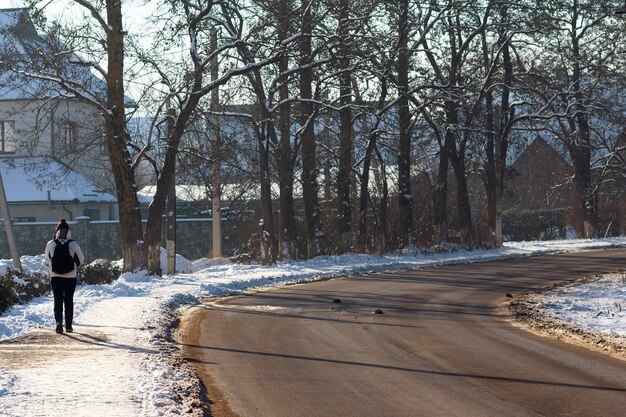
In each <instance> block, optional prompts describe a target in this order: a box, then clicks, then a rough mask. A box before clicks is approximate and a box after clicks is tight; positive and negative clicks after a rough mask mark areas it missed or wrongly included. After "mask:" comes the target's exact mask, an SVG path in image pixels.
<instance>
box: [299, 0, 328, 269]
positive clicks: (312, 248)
mask: <svg viewBox="0 0 626 417" xmlns="http://www.w3.org/2000/svg"><path fill="white" fill-rule="evenodd" d="M301 8H302V9H303V10H304V12H303V15H302V37H301V40H300V54H301V56H300V67H301V71H300V97H301V98H302V99H303V100H304V101H303V102H302V103H301V104H300V109H301V113H302V114H301V116H300V123H301V125H302V126H303V127H304V128H303V131H302V143H301V152H302V199H303V203H304V216H305V223H306V229H305V239H306V251H307V252H306V257H307V258H313V257H314V256H318V255H321V254H322V251H323V249H322V242H321V240H322V239H323V233H322V228H321V216H320V208H319V197H318V183H317V175H318V168H317V160H316V143H315V129H314V123H313V122H314V120H315V119H314V117H313V116H314V115H313V113H314V111H315V109H314V108H313V104H311V103H310V102H307V101H306V100H311V99H312V98H313V91H312V86H313V70H312V69H311V67H310V66H309V64H310V63H311V33H312V31H313V28H312V19H311V7H309V0H302V2H301Z"/></svg>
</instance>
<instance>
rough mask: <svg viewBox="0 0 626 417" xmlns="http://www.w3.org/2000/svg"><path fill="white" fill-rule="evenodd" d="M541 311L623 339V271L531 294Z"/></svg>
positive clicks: (625, 290) (625, 337)
mask: <svg viewBox="0 0 626 417" xmlns="http://www.w3.org/2000/svg"><path fill="white" fill-rule="evenodd" d="M533 300H534V301H536V302H537V303H538V304H536V305H535V306H534V308H536V309H539V310H540V311H541V312H542V314H543V315H545V316H547V317H549V318H551V319H556V320H559V321H563V322H565V323H567V324H569V325H572V326H574V327H576V328H580V329H582V330H584V331H586V332H590V333H599V334H603V335H606V336H610V337H612V338H620V339H623V340H624V341H625V342H626V272H624V273H615V274H607V275H598V276H596V277H595V278H594V279H592V280H588V281H587V280H585V281H584V283H581V284H579V285H566V286H563V287H558V288H556V289H554V290H550V291H546V292H543V293H541V294H538V295H536V296H534V297H533Z"/></svg>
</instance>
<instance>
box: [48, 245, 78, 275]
mask: <svg viewBox="0 0 626 417" xmlns="http://www.w3.org/2000/svg"><path fill="white" fill-rule="evenodd" d="M70 242H73V240H71V239H70V240H64V241H63V242H61V241H60V240H59V239H54V243H56V247H55V248H54V255H52V257H51V258H50V259H51V260H52V272H54V273H55V274H67V273H68V272H72V271H73V270H74V258H73V257H72V255H70Z"/></svg>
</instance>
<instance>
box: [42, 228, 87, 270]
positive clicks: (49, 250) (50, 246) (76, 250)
mask: <svg viewBox="0 0 626 417" xmlns="http://www.w3.org/2000/svg"><path fill="white" fill-rule="evenodd" d="M59 233H60V231H58V232H56V234H55V235H54V237H55V239H58V238H59ZM71 238H72V232H71V231H69V230H68V231H67V240H70V239H71ZM60 240H61V242H63V241H64V239H60ZM56 246H57V244H56V243H54V239H53V240H51V241H49V242H48V243H47V244H46V250H45V251H44V254H45V256H46V260H47V261H48V276H49V277H50V278H52V277H62V278H76V273H77V272H78V271H77V269H78V268H76V264H74V270H72V271H70V272H68V273H66V274H57V273H56V272H52V260H51V259H52V256H54V248H56ZM69 249H70V255H71V256H72V257H73V256H74V255H76V256H77V257H78V260H79V261H80V263H81V264H82V263H83V262H85V255H83V251H82V249H81V248H80V246H78V243H77V242H76V241H75V240H73V241H71V242H70V247H69Z"/></svg>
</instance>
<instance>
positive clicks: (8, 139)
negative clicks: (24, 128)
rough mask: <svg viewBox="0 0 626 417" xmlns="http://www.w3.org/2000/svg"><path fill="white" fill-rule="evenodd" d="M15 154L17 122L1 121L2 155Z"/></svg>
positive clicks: (0, 139) (0, 150) (0, 148)
mask: <svg viewBox="0 0 626 417" xmlns="http://www.w3.org/2000/svg"><path fill="white" fill-rule="evenodd" d="M14 152H15V122H13V121H6V120H0V153H14Z"/></svg>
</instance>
